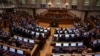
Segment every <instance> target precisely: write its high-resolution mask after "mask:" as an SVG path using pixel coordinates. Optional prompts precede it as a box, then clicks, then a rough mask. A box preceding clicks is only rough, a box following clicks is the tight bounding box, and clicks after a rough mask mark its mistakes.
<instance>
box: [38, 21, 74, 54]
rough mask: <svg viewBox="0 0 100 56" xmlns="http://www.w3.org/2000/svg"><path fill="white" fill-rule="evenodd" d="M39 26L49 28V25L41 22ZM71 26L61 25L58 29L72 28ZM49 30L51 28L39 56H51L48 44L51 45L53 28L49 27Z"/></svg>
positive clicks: (50, 48)
mask: <svg viewBox="0 0 100 56" xmlns="http://www.w3.org/2000/svg"><path fill="white" fill-rule="evenodd" d="M39 25H40V26H43V27H49V24H47V23H43V22H39ZM72 26H73V25H63V24H60V25H59V27H72ZM50 28H51V35H50V37H49V38H48V39H47V40H46V43H45V45H44V47H43V49H42V50H41V51H40V56H51V53H52V47H51V46H50V44H51V42H52V39H53V38H52V37H53V34H54V30H55V27H50Z"/></svg>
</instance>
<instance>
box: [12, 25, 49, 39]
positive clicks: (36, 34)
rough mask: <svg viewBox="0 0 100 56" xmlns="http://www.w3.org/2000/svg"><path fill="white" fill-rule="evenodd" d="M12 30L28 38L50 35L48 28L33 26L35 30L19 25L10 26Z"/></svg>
mask: <svg viewBox="0 0 100 56" xmlns="http://www.w3.org/2000/svg"><path fill="white" fill-rule="evenodd" d="M11 29H12V31H13V32H14V33H16V34H20V35H23V36H25V37H29V38H47V37H48V36H49V35H50V28H40V29H39V28H35V29H36V30H37V31H32V30H28V29H25V28H23V27H21V26H15V25H14V26H12V28H11Z"/></svg>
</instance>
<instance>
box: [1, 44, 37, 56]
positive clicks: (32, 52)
mask: <svg viewBox="0 0 100 56" xmlns="http://www.w3.org/2000/svg"><path fill="white" fill-rule="evenodd" d="M0 45H4V46H7V47H9V48H14V49H16V50H23V51H25V53H26V54H29V55H30V56H32V55H33V54H34V52H35V50H36V48H37V47H38V44H35V45H34V47H33V49H32V50H30V49H23V48H18V47H15V46H10V45H7V44H6V43H5V44H4V43H0Z"/></svg>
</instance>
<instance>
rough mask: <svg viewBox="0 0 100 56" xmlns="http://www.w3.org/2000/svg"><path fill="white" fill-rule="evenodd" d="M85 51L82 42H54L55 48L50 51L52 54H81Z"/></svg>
mask: <svg viewBox="0 0 100 56" xmlns="http://www.w3.org/2000/svg"><path fill="white" fill-rule="evenodd" d="M84 49H85V46H84V44H83V42H69V43H68V42H67V43H66V42H64V43H61V42H56V43H55V46H54V48H53V50H52V53H72V52H77V53H82V51H83V50H84Z"/></svg>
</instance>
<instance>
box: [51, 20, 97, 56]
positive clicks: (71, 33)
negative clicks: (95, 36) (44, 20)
mask: <svg viewBox="0 0 100 56" xmlns="http://www.w3.org/2000/svg"><path fill="white" fill-rule="evenodd" d="M95 30H96V29H95V28H93V26H92V25H91V23H90V21H85V22H81V23H74V26H73V27H69V28H56V29H55V33H54V35H53V37H54V38H53V43H52V44H56V45H57V44H58V46H56V45H53V51H52V53H53V54H55V53H57V54H58V55H63V56H64V55H65V54H66V53H71V55H72V56H73V54H72V53H80V54H81V55H80V56H82V55H85V56H87V55H86V54H82V53H84V51H85V52H87V53H88V52H89V51H90V49H91V48H92V47H91V44H90V43H91V39H92V33H93V32H95ZM78 44H81V45H82V49H81V48H80V47H79V46H78ZM64 45H66V46H65V47H64ZM91 51H92V50H91ZM91 51H90V52H91ZM74 55H75V54H74ZM90 55H91V54H90ZM93 55H94V54H93ZM76 56H77V55H76ZM91 56H92V55H91Z"/></svg>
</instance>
